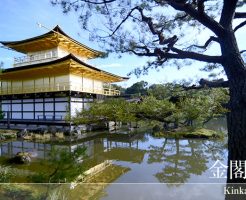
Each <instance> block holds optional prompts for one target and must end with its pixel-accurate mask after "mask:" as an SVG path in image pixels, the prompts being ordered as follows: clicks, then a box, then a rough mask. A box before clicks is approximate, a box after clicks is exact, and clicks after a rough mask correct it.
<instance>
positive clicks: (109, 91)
mask: <svg viewBox="0 0 246 200" xmlns="http://www.w3.org/2000/svg"><path fill="white" fill-rule="evenodd" d="M70 90H71V91H78V92H86V93H92V94H102V95H107V96H118V95H120V91H119V90H115V89H113V88H103V89H101V88H90V87H85V86H84V87H82V86H81V85H75V84H70V83H57V84H55V85H42V86H23V87H10V88H0V94H1V95H8V94H27V93H40V92H58V91H70Z"/></svg>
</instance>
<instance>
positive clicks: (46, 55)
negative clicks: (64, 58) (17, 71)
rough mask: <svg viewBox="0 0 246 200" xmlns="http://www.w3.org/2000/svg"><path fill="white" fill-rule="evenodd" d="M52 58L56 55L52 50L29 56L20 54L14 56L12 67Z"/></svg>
mask: <svg viewBox="0 0 246 200" xmlns="http://www.w3.org/2000/svg"><path fill="white" fill-rule="evenodd" d="M54 58H57V55H56V54H52V52H48V53H47V52H46V53H40V54H36V55H30V56H22V57H18V58H14V67H18V66H22V65H24V64H25V65H26V64H34V63H38V62H44V61H48V60H50V59H54Z"/></svg>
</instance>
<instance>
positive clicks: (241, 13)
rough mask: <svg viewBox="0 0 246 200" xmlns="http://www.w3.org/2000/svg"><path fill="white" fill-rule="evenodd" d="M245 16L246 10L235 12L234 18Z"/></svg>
mask: <svg viewBox="0 0 246 200" xmlns="http://www.w3.org/2000/svg"><path fill="white" fill-rule="evenodd" d="M240 18H246V12H236V13H235V15H234V19H240Z"/></svg>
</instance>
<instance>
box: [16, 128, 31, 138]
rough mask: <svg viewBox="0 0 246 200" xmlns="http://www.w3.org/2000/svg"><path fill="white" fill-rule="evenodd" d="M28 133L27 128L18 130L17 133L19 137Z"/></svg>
mask: <svg viewBox="0 0 246 200" xmlns="http://www.w3.org/2000/svg"><path fill="white" fill-rule="evenodd" d="M27 133H28V132H27V130H26V129H23V130H21V131H19V132H17V133H16V135H17V138H23V137H24V136H25V135H26V134H27Z"/></svg>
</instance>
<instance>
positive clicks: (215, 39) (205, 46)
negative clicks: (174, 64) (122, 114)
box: [187, 36, 219, 49]
mask: <svg viewBox="0 0 246 200" xmlns="http://www.w3.org/2000/svg"><path fill="white" fill-rule="evenodd" d="M213 41H214V42H218V43H219V39H218V38H217V37H214V36H210V38H209V39H208V40H207V41H206V42H205V44H204V45H191V46H189V47H188V48H187V49H189V48H192V47H197V48H201V49H206V48H207V47H208V45H209V44H211V42H213Z"/></svg>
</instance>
